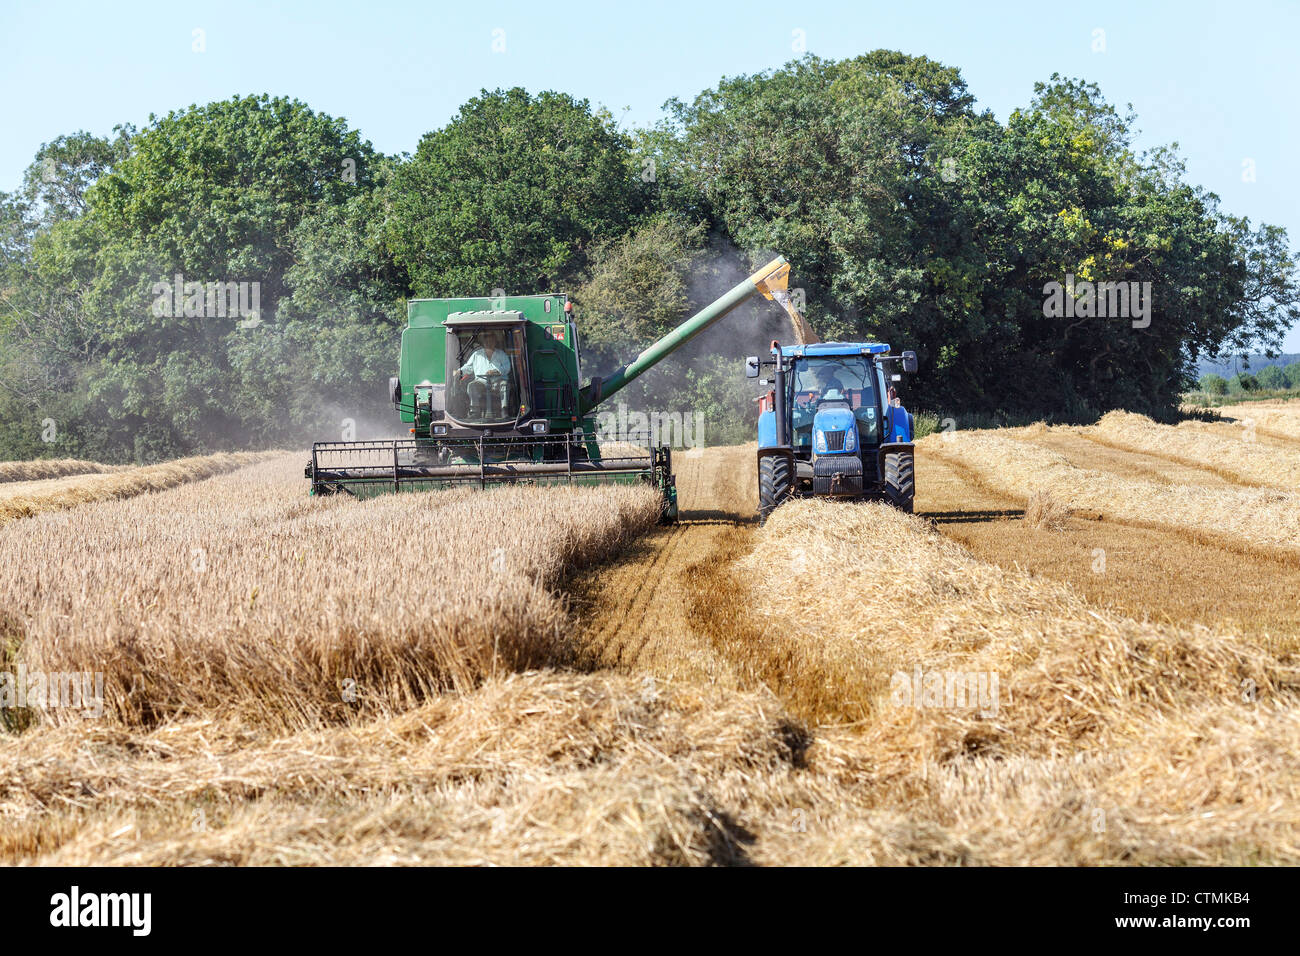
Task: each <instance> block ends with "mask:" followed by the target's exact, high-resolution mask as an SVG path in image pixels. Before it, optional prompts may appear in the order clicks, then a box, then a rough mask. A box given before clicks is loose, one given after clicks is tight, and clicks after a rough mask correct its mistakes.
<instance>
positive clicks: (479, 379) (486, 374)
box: [458, 330, 510, 420]
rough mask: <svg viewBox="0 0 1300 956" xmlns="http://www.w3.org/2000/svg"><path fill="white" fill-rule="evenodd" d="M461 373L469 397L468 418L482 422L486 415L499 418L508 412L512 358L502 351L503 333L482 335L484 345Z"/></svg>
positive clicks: (476, 350)
mask: <svg viewBox="0 0 1300 956" xmlns="http://www.w3.org/2000/svg"><path fill="white" fill-rule="evenodd" d="M458 371H459V372H460V377H461V380H462V381H463V380H465V379H470V380H471V381H470V383H469V384H468V385H467V386H465V390H466V392H468V394H469V417H470V418H471V419H474V420H479V419H481V418H482V417H483V414H484V412H485V411H491V412H493V413H494V414H500V413H501V411H502V410H503V409H504V408H505V405H506V401H507V398H508V391H509V386H510V356H508V355H506V353H505V350H504V349H502V348H501V333H500V332H497V331H495V330H490V331H487V332H484V333H483V344H482V345H481V346H479V347H478V348H476V349H475V350H474V352H473V354H471V355H470V357H469V361H468V362H466V363H465V364H464V365H462V366H461V367H460V368H459V369H458Z"/></svg>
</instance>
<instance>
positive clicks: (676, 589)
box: [569, 445, 758, 687]
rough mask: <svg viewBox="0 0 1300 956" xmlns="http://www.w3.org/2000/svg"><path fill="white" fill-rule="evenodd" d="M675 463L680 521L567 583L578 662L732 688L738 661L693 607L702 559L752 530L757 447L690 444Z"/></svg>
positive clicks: (744, 538) (729, 548) (729, 546)
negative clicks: (717, 643)
mask: <svg viewBox="0 0 1300 956" xmlns="http://www.w3.org/2000/svg"><path fill="white" fill-rule="evenodd" d="M673 467H674V471H675V472H676V475H677V494H678V510H679V521H678V523H677V524H676V525H672V526H668V527H664V528H658V529H656V530H654V531H653V532H651V533H650V534H649V535H647V536H646V537H645V538H643V539H642V540H641V541H639V542H638V543H637V544H636V546H635V547H633V548H631V549H629V550H628V552H627V553H626V554H624V555H623V556H621V557H620V558H619V560H618V561H616V562H614V563H613V564H610V565H607V566H606V567H604V568H602V569H601V570H600V571H598V572H597V573H596V574H595V576H594V577H592V578H591V579H589V580H584V581H579V582H576V583H575V585H573V586H572V587H571V588H570V591H569V594H570V599H571V608H572V610H573V617H574V622H575V634H576V644H577V647H578V652H577V657H578V660H577V663H578V666H580V667H582V668H584V669H612V670H615V671H619V672H624V673H639V674H646V675H648V676H654V677H659V678H663V679H665V680H669V679H671V680H689V681H699V682H704V683H710V684H721V685H724V686H730V687H734V686H737V685H738V682H737V677H736V673H735V670H734V667H733V666H732V664H731V663H730V662H729V661H728V660H727V659H726V657H725V656H723V655H720V654H719V653H718V652H717V650H716V649H715V648H714V647H713V646H712V643H711V641H710V640H709V638H708V636H707V634H706V633H705V631H704V628H703V627H702V624H701V622H700V621H699V620H698V617H697V615H696V614H695V613H694V610H693V608H694V605H695V604H696V603H697V600H698V598H697V591H698V585H699V580H698V579H699V574H700V566H701V564H702V563H703V562H706V561H707V560H708V559H709V558H710V556H711V555H713V554H714V553H715V552H717V551H719V550H720V549H725V550H727V551H729V552H734V551H735V550H736V549H737V548H738V547H740V550H742V551H743V550H747V548H744V547H743V544H744V543H747V542H748V540H749V538H750V537H751V536H752V534H753V529H754V527H756V519H755V506H756V503H757V498H758V492H757V488H756V480H757V479H756V469H755V466H754V449H753V446H747V445H746V446H735V447H726V448H708V449H691V450H689V451H685V452H678V453H677V454H676V455H675V456H674V460H673ZM718 597H719V599H725V597H726V596H725V595H718Z"/></svg>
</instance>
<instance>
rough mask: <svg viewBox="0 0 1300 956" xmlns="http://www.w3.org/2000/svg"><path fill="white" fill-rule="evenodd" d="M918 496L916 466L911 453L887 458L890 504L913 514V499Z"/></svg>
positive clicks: (900, 453)
mask: <svg viewBox="0 0 1300 956" xmlns="http://www.w3.org/2000/svg"><path fill="white" fill-rule="evenodd" d="M915 495H916V464H915V462H914V461H913V459H912V453H911V452H910V451H899V452H893V453H891V454H888V455H886V456H885V496H886V497H887V498H888V499H889V503H890V504H891V505H893V506H894V507H895V508H897V509H898V510H899V511H902V512H904V513H906V514H909V515H910V514H912V499H913V498H914V497H915Z"/></svg>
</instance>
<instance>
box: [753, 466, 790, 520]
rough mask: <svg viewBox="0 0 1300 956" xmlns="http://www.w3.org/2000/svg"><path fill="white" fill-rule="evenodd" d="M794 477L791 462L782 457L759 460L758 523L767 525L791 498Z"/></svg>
mask: <svg viewBox="0 0 1300 956" xmlns="http://www.w3.org/2000/svg"><path fill="white" fill-rule="evenodd" d="M793 487H794V476H793V475H792V474H791V473H790V462H789V460H788V459H786V458H783V457H781V456H780V455H766V456H764V457H763V458H760V459H759V460H758V522H759V524H764V523H766V521H767V519H768V518H769V517H770V516H771V514H772V512H773V511H775V510H776V509H777V508H778V507H779V506H780V505H781V503H782V502H784V501H785V500H786V499H787V498H789V497H790V490H791V489H792V488H793Z"/></svg>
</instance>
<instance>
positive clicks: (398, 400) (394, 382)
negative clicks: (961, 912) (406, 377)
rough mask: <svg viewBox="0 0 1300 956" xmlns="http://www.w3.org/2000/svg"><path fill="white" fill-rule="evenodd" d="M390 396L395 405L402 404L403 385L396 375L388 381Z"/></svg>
mask: <svg viewBox="0 0 1300 956" xmlns="http://www.w3.org/2000/svg"><path fill="white" fill-rule="evenodd" d="M388 396H389V398H391V399H392V400H393V404H394V405H400V404H402V383H401V381H399V380H398V378H397V376H396V375H394V376H393V377H392V378H390V379H389V380H388Z"/></svg>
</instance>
